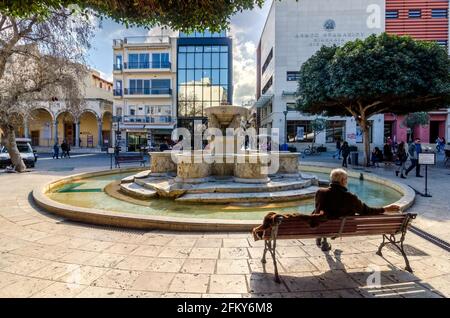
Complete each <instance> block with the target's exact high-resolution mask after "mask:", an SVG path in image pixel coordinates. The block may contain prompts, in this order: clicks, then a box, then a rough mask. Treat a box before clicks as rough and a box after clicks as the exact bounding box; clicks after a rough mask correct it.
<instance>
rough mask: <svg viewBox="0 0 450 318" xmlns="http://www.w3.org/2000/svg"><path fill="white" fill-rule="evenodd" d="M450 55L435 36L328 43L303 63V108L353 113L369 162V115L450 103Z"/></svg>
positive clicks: (385, 36)
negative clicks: (329, 45) (329, 44)
mask: <svg viewBox="0 0 450 318" xmlns="http://www.w3.org/2000/svg"><path fill="white" fill-rule="evenodd" d="M449 70H450V60H449V57H448V54H447V52H446V51H445V50H444V49H443V48H442V47H440V46H439V45H438V44H436V43H433V42H424V41H416V40H413V39H412V38H411V37H405V36H402V37H399V36H394V35H388V34H385V33H383V34H381V35H378V36H377V35H371V36H369V37H368V38H366V39H364V40H355V41H351V42H347V43H346V44H345V45H344V46H342V47H336V46H334V47H322V48H321V49H320V50H319V51H318V52H317V53H316V54H315V55H314V56H312V57H311V58H310V59H309V60H308V61H307V62H306V63H304V64H303V66H302V68H301V70H300V79H299V83H298V84H299V85H298V92H297V94H298V108H299V110H300V111H304V112H308V113H313V114H321V115H326V116H336V115H339V116H353V117H354V118H355V120H356V121H357V122H358V124H359V125H360V127H361V129H362V131H363V133H364V146H365V147H364V150H365V157H366V163H368V162H369V156H370V148H369V136H368V131H369V123H368V119H369V118H370V117H371V116H373V115H375V114H381V113H384V112H389V113H394V114H398V115H402V114H408V113H410V112H417V111H430V110H435V109H439V108H442V107H446V105H448V102H449V101H450V73H449Z"/></svg>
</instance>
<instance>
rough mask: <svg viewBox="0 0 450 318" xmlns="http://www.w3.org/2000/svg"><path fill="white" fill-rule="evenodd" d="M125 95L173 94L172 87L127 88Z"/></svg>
mask: <svg viewBox="0 0 450 318" xmlns="http://www.w3.org/2000/svg"><path fill="white" fill-rule="evenodd" d="M124 94H125V95H172V89H171V88H125V90H124Z"/></svg>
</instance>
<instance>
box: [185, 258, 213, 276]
mask: <svg viewBox="0 0 450 318" xmlns="http://www.w3.org/2000/svg"><path fill="white" fill-rule="evenodd" d="M215 267H216V260H215V259H195V258H194V259H187V260H186V261H185V262H184V265H183V267H182V268H181V270H180V272H181V273H190V274H214V270H215Z"/></svg>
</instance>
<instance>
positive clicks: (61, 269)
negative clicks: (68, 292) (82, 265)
mask: <svg viewBox="0 0 450 318" xmlns="http://www.w3.org/2000/svg"><path fill="white" fill-rule="evenodd" d="M77 268H79V266H78V265H75V264H68V263H59V262H50V263H49V264H48V265H47V266H45V267H44V268H41V269H39V270H37V271H35V272H32V273H30V274H29V276H31V277H36V278H43V279H50V280H57V279H58V278H60V277H61V276H64V275H66V274H68V273H71V272H72V271H74V270H75V269H77Z"/></svg>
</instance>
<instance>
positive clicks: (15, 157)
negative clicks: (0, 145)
mask: <svg viewBox="0 0 450 318" xmlns="http://www.w3.org/2000/svg"><path fill="white" fill-rule="evenodd" d="M2 130H3V132H4V133H5V139H6V148H7V149H8V153H9V157H10V158H11V163H12V164H13V166H14V170H16V171H17V172H24V171H25V170H26V168H27V167H26V166H25V164H24V163H23V160H22V157H21V156H20V152H19V149H18V148H17V143H16V133H15V132H14V127H13V126H11V125H3V126H2Z"/></svg>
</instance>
